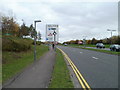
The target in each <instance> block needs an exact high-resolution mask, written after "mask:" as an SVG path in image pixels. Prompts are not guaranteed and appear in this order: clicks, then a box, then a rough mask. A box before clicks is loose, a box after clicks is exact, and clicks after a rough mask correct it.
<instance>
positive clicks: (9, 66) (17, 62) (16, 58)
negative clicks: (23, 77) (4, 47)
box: [2, 45, 48, 82]
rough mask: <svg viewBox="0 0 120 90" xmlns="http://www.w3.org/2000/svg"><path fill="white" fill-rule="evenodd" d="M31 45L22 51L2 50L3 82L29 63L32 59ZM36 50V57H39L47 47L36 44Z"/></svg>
mask: <svg viewBox="0 0 120 90" xmlns="http://www.w3.org/2000/svg"><path fill="white" fill-rule="evenodd" d="M33 48H34V47H33V46H32V48H31V49H30V50H28V51H22V52H8V51H4V52H3V53H2V58H3V59H4V60H3V61H4V62H2V63H3V64H2V80H3V82H5V81H6V80H8V79H9V78H11V77H12V76H14V75H16V74H17V73H19V72H20V71H22V70H23V69H24V68H25V67H26V66H28V65H29V64H31V63H32V62H33V60H34V57H33ZM36 50H37V59H39V58H40V56H42V55H43V54H45V53H46V52H47V51H48V47H47V46H44V45H38V46H37V47H36Z"/></svg>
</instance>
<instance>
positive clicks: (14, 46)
mask: <svg viewBox="0 0 120 90" xmlns="http://www.w3.org/2000/svg"><path fill="white" fill-rule="evenodd" d="M32 42H33V40H30V39H22V38H16V37H3V38H2V50H3V51H15V52H20V51H26V50H29V49H31V44H32Z"/></svg>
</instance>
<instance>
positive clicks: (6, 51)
mask: <svg viewBox="0 0 120 90" xmlns="http://www.w3.org/2000/svg"><path fill="white" fill-rule="evenodd" d="M0 20H1V28H0V31H2V32H1V33H0V37H2V40H1V41H2V83H4V82H5V81H7V80H8V79H10V78H12V77H13V76H15V75H17V74H18V73H20V72H21V71H22V70H23V69H24V68H26V67H27V66H28V65H30V64H32V63H33V62H34V52H33V49H34V47H33V44H34V41H33V39H32V38H33V37H36V38H37V40H40V39H41V34H40V32H38V33H37V31H36V30H35V28H34V27H33V25H32V24H31V25H30V26H27V25H26V24H25V23H24V22H23V24H22V25H19V24H18V23H17V22H16V21H17V20H16V18H15V17H12V16H5V15H0ZM22 21H24V20H22ZM28 37H29V38H28ZM36 44H37V47H36V50H37V52H36V53H37V55H36V56H37V59H38V60H39V58H40V57H41V56H42V55H43V54H45V53H46V52H47V51H48V47H47V46H45V45H43V43H42V42H40V41H37V42H36Z"/></svg>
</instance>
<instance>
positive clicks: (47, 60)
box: [3, 48, 56, 88]
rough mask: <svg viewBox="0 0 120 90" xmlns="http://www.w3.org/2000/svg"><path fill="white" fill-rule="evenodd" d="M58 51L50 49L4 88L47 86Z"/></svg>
mask: <svg viewBox="0 0 120 90" xmlns="http://www.w3.org/2000/svg"><path fill="white" fill-rule="evenodd" d="M55 56H56V53H55V51H54V50H52V49H51V48H50V50H49V51H48V52H47V53H46V54H45V55H44V56H43V57H41V58H40V60H38V61H36V62H34V63H33V64H32V65H30V66H29V67H28V68H26V69H25V70H24V71H23V72H22V73H21V74H20V75H19V76H18V77H17V78H16V79H15V80H13V81H12V82H7V83H6V84H5V85H3V88H47V87H48V85H49V83H50V80H51V77H52V71H53V68H54V63H55Z"/></svg>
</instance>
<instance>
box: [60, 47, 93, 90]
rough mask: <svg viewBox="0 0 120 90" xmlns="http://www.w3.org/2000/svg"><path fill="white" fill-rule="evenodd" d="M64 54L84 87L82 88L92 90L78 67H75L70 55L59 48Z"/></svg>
mask: <svg viewBox="0 0 120 90" xmlns="http://www.w3.org/2000/svg"><path fill="white" fill-rule="evenodd" d="M58 49H59V50H60V51H61V52H62V53H63V55H64V56H65V58H66V59H67V61H68V62H69V64H70V66H71V68H72V69H73V71H74V73H75V75H76V77H77V79H78V81H79V83H80V85H81V86H82V88H83V89H84V90H86V89H88V90H91V88H90V86H89V84H88V83H87V81H86V80H85V79H84V78H83V76H82V74H81V73H80V71H79V70H78V69H77V67H76V66H75V65H74V63H73V62H72V61H71V59H70V58H69V57H68V55H67V54H66V53H65V52H64V51H63V50H61V49H60V48H58Z"/></svg>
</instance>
